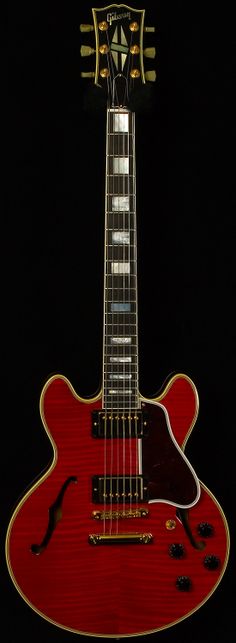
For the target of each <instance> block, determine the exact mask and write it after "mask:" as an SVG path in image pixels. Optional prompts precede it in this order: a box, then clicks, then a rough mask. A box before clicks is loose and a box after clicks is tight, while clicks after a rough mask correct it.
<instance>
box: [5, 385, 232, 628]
mask: <svg viewBox="0 0 236 643" xmlns="http://www.w3.org/2000/svg"><path fill="white" fill-rule="evenodd" d="M141 400H142V404H143V405H144V406H143V408H145V409H146V410H147V416H149V417H150V418H151V424H150V427H149V432H148V434H147V436H146V437H143V438H142V439H141V440H138V439H136V438H132V439H129V438H128V439H127V438H126V439H125V440H112V441H111V440H109V439H106V440H104V439H101V438H96V437H94V436H93V435H92V419H91V418H92V411H94V410H99V409H101V408H102V407H101V394H100V395H98V396H97V397H96V398H94V399H91V400H82V399H81V398H80V397H78V396H77V395H76V393H75V391H74V389H73V388H72V386H71V385H70V383H69V381H68V380H67V379H66V378H64V377H62V376H55V377H52V378H51V379H50V380H49V381H48V382H47V384H46V385H45V387H44V389H43V392H42V396H41V416H42V420H43V423H44V426H45V429H46V431H47V433H48V436H49V438H50V440H51V443H52V446H53V450H54V458H53V462H52V464H51V466H50V468H49V469H48V471H47V472H46V473H44V475H43V476H42V477H41V478H40V479H39V480H38V481H37V482H36V483H35V484H34V486H33V487H32V488H31V489H30V490H29V491H28V492H27V494H26V495H25V496H24V498H23V499H22V500H21V502H20V503H19V505H18V507H17V508H16V510H15V512H14V514H13V516H12V519H11V522H10V525H9V528H8V533H7V541H6V555H7V563H8V568H9V572H10V575H11V577H12V580H13V582H14V584H15V585H16V588H17V589H18V591H19V592H20V594H21V595H22V597H23V598H24V599H25V601H26V602H27V603H28V604H29V605H30V606H31V607H32V608H33V609H34V610H35V611H36V612H38V613H39V614H40V615H41V616H43V617H44V618H46V619H47V620H49V621H50V622H53V623H55V624H56V625H58V626H60V627H62V628H65V629H68V630H70V631H74V632H78V633H83V634H88V635H96V636H109V637H122V636H126V635H130V636H132V635H136V634H141V633H150V632H152V631H157V630H159V629H162V628H166V627H169V626H170V625H173V624H174V623H176V622H178V621H179V620H181V619H183V618H186V617H187V616H189V614H191V612H193V611H195V610H196V609H198V607H200V606H201V605H202V603H204V602H205V601H206V600H207V599H208V598H209V596H210V595H211V593H212V592H213V591H214V589H215V588H216V586H217V585H218V583H219V581H220V579H221V577H222V575H223V573H224V570H225V567H226V564H227V559H228V551H229V534H228V527H227V522H226V519H225V517H224V514H223V511H222V509H221V507H220V506H219V504H218V502H217V501H216V499H215V498H214V496H213V495H212V494H211V492H210V491H209V490H208V489H207V488H206V487H205V486H204V485H203V484H201V483H200V497H199V499H198V501H197V502H196V503H195V504H193V506H190V507H189V509H188V510H187V514H188V515H187V525H186V524H184V522H185V520H184V518H183V516H184V515H185V517H186V513H185V514H184V513H183V515H182V516H181V514H178V509H177V507H176V506H175V505H174V504H173V503H171V501H168V502H164V501H163V498H162V497H158V498H156V500H157V502H156V501H155V497H154V496H155V493H156V491H157V486H156V487H155V484H156V483H155V470H156V469H158V468H159V469H160V470H161V471H162V466H163V463H164V467H163V471H164V470H165V457H167V456H166V455H165V454H166V453H167V452H168V454H169V453H170V449H173V450H174V452H175V453H176V462H177V461H178V462H180V461H181V462H183V463H184V466H185V464H186V462H187V460H186V462H185V460H183V458H185V456H184V455H183V445H184V444H185V443H186V440H187V437H188V436H189V434H190V432H191V429H192V427H193V425H194V422H195V420H196V417H197V412H198V398H197V393H196V389H195V387H194V385H193V383H192V382H191V380H190V379H189V378H188V377H186V376H184V375H176V376H174V377H172V379H171V380H170V382H169V383H168V384H167V386H166V387H165V389H164V391H163V392H162V394H161V395H160V396H159V398H156V399H155V400H145V399H144V398H141ZM160 418H161V420H160ZM163 418H164V421H163V427H162V428H163V430H162V431H161V432H160V433H159V434H158V428H159V427H158V424H161V422H162V419H163ZM157 435H159V438H158V441H157V440H156V436H157ZM140 442H142V462H143V472H144V474H145V476H146V477H147V479H148V485H149V490H150V494H149V500H150V496H151V497H152V496H153V497H152V501H151V502H150V501H149V502H147V501H145V502H141V503H140V502H139V503H137V504H136V505H135V506H136V509H139V508H140V507H142V508H143V509H145V510H146V515H142V516H141V517H138V516H137V517H129V516H128V517H126V518H122V517H119V518H113V519H102V520H99V518H98V517H97V518H95V514H94V512H96V511H97V512H98V511H100V512H101V511H102V510H103V508H104V507H103V505H101V504H98V503H97V504H96V502H94V498H93V494H92V485H93V483H92V480H93V476H99V475H101V474H103V473H104V454H105V456H106V463H107V471H108V473H109V474H110V475H112V473H114V474H117V473H120V474H122V473H123V471H126V472H127V469H128V467H129V472H130V473H132V474H134V475H135V474H136V473H137V470H138V468H139V470H140V466H141V465H140V459H141V457H140V453H141V450H140ZM178 445H179V446H178ZM181 447H182V449H181ZM104 449H105V450H104ZM124 450H125V451H124ZM160 454H161V456H160ZM181 454H182V455H181ZM168 460H169V461H170V460H172V458H169V457H168ZM173 460H174V458H173ZM128 463H129V465H128ZM176 466H177V469H178V464H176ZM189 466H190V465H189ZM177 469H176V468H175V467H174V468H173V471H172V474H173V481H172V482H173V486H175V485H174V478H175V474H176V472H177ZM187 469H188V471H189V468H188V467H187ZM169 473H170V469H169ZM172 474H171V475H172ZM185 475H187V474H186V473H183V477H184V476H185ZM161 478H162V480H164V476H161ZM176 484H177V481H176ZM163 485H164V487H165V482H163ZM185 486H186V485H185ZM164 487H163V488H164ZM168 488H170V485H169V487H168ZM153 489H154V491H153ZM166 490H167V487H166ZM167 491H168V490H167ZM181 493H182V491H181ZM185 504H186V503H185ZM189 504H191V503H189ZM107 507H108V509H109V510H111V509H113V510H114V512H115V511H117V509H118V507H120V508H121V510H122V505H117V504H116V505H114V503H113V506H112V507H111V505H109V506H108V505H106V508H107ZM50 508H51V510H50V511H49V509H50ZM132 508H134V506H133V507H132ZM126 509H127V505H126ZM147 512H148V513H147ZM97 516H98V514H97ZM202 523H204V524H206V523H207V524H208V526H209V525H210V528H209V529H208V528H206V527H205V528H204V526H203V527H202V529H203V532H204V529H205V532H204V535H200V532H199V525H202ZM104 530H105V533H106V534H107V536H108V538H109V536H110V535H111V534H112V535H115V534H118V533H122V534H127V533H128V534H133V533H135V534H136V533H140V534H151V535H152V540H151V541H150V542H146V543H145V542H144V543H141V542H138V543H137V542H134V543H133V542H126V541H124V542H120V541H119V539H117V541H115V539H114V541H112V542H110V541H109V539H108V541H107V542H106V541H104V542H103V543H102V544H99V543H98V544H93V538H92V539H91V538H90V539H89V537H91V535H92V537H93V536H94V535H95V536H96V535H97V534H102V533H103V534H104ZM45 535H46V538H45ZM173 544H178V545H179V544H181V548H180V549H179V551H177V553H178V556H177V557H176V556H175V555H173V547H172V549H170V547H171V545H173ZM177 549H178V548H177ZM171 552H172V553H171ZM179 577H187V579H188V580H187V582H186V579H185V581H184V580H183V579H182V580H181V578H180V579H179V585H180V586H181V587H179V586H177V585H178V584H177V585H176V581H177V579H178V578H179ZM186 583H187V587H186Z"/></svg>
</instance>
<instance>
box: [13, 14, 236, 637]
mask: <svg viewBox="0 0 236 643" xmlns="http://www.w3.org/2000/svg"><path fill="white" fill-rule="evenodd" d="M144 13H145V12H144V10H134V9H132V8H131V7H129V6H127V5H115V4H114V5H110V6H108V7H105V8H102V9H93V22H94V24H93V26H92V25H81V31H82V32H89V31H93V30H94V31H95V40H96V49H95V50H93V49H92V48H91V47H89V46H88V45H86V46H83V47H82V48H81V54H82V55H83V56H85V55H90V54H93V53H95V52H96V68H95V72H94V73H93V74H91V73H88V72H87V73H84V74H83V75H84V76H91V75H92V76H93V77H94V82H95V87H96V88H97V92H103V93H104V94H105V92H106V104H107V134H106V190H105V191H106V196H105V274H104V336H103V383H102V389H101V391H100V393H99V394H98V395H96V397H94V398H93V399H87V400H84V399H82V398H81V397H79V395H78V394H77V393H76V392H75V391H74V389H73V387H72V385H71V384H70V382H69V381H68V380H67V379H66V377H64V376H62V375H55V376H53V377H51V378H50V379H49V380H48V382H47V383H46V385H45V386H44V389H43V391H42V395H41V400H40V412H41V417H42V421H43V424H44V427H45V430H46V432H47V435H48V437H49V440H50V442H51V444H52V447H53V452H54V457H53V462H52V463H51V465H50V468H49V469H48V470H47V471H46V473H44V474H43V475H41V477H40V478H39V479H38V480H37V482H36V483H34V484H33V486H32V487H31V489H30V490H29V491H28V492H27V493H26V495H25V496H24V497H23V498H22V500H21V501H20V503H19V504H18V506H17V508H16V509H15V511H14V514H13V516H12V518H11V521H10V524H9V527H8V532H7V539H6V557H7V564H8V569H9V573H10V576H11V578H12V581H13V583H14V584H15V587H16V588H17V590H18V591H19V593H20V595H21V596H22V598H23V599H24V600H25V601H26V602H27V603H28V605H29V606H30V607H32V609H34V610H35V611H36V612H37V613H38V614H39V615H40V616H42V617H44V618H45V619H47V620H48V621H50V623H54V624H55V625H57V626H58V627H61V628H64V629H65V630H68V631H71V632H76V633H79V634H87V635H91V636H100V637H102V636H104V637H114V638H121V637H125V636H135V635H139V634H148V633H151V632H157V631H158V630H161V629H163V628H168V627H170V626H172V625H174V624H176V623H178V622H179V621H181V620H182V619H184V618H186V617H188V616H190V615H191V614H192V613H193V612H194V611H195V610H197V609H198V608H199V607H201V605H202V604H203V603H204V602H205V601H206V600H207V599H208V598H209V597H210V596H211V594H212V593H213V592H214V590H215V589H216V587H217V585H218V584H219V582H220V580H221V578H222V576H223V574H224V571H225V568H226V565H227V560H228V555H229V530H228V526H227V522H226V519H225V516H224V513H223V511H222V509H221V507H220V505H219V503H218V502H217V500H216V499H215V497H214V496H213V494H212V493H211V492H210V491H209V490H208V489H207V488H206V487H205V485H204V484H203V483H201V482H200V481H199V480H198V478H197V475H196V473H195V471H194V470H193V468H192V466H191V464H190V463H189V461H188V459H187V458H186V456H185V454H184V447H185V445H186V442H187V439H188V437H189V435H190V433H191V430H192V428H193V426H194V423H195V421H196V418H197V414H198V395H197V391H196V388H195V386H194V384H193V382H192V381H191V379H190V378H189V377H187V376H186V375H182V374H179V375H175V376H174V377H171V379H170V380H169V382H168V384H167V385H166V386H165V388H164V390H163V391H162V393H161V394H160V395H159V396H158V397H156V398H155V399H146V398H144V397H143V396H142V395H141V394H140V393H139V386H138V324H137V243H136V196H135V195H136V183H135V99H136V98H135V97H138V96H139V91H140V92H141V93H142V100H143V97H144V96H143V95H144V94H145V91H146V88H147V87H150V85H149V82H150V81H152V80H154V79H155V72H153V71H152V70H151V69H149V70H147V71H144V64H143V56H144V55H145V56H146V57H147V60H148V59H150V58H152V57H154V54H155V52H154V49H153V48H151V47H147V48H146V49H144V48H143V35H144V32H152V31H154V29H153V28H151V27H144ZM148 37H149V36H147V38H148ZM149 44H150V43H149ZM148 62H149V67H150V61H148ZM146 81H147V82H146Z"/></svg>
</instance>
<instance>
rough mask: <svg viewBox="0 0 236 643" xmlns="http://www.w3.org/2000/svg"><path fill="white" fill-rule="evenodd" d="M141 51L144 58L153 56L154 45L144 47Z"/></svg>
mask: <svg viewBox="0 0 236 643" xmlns="http://www.w3.org/2000/svg"><path fill="white" fill-rule="evenodd" d="M143 53H144V56H146V58H155V55H156V47H146V49H144V50H143Z"/></svg>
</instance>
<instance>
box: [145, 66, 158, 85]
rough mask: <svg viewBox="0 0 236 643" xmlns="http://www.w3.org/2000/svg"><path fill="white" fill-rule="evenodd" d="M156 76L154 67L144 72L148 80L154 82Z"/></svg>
mask: <svg viewBox="0 0 236 643" xmlns="http://www.w3.org/2000/svg"><path fill="white" fill-rule="evenodd" d="M156 77H157V75H156V72H155V69H152V71H146V72H145V78H146V80H148V81H150V82H151V83H155V80H156Z"/></svg>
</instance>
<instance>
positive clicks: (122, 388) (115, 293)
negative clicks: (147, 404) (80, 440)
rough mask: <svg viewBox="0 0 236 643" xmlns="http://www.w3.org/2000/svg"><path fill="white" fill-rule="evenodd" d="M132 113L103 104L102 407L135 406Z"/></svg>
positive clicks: (136, 386)
mask: <svg viewBox="0 0 236 643" xmlns="http://www.w3.org/2000/svg"><path fill="white" fill-rule="evenodd" d="M138 406H139V400H138V322H137V240H136V176H135V115H134V113H133V112H130V111H128V110H127V109H123V108H122V109H121V108H120V109H119V108H116V109H108V110H107V134H106V201H105V270H104V337H103V408H104V409H137V408H138Z"/></svg>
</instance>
